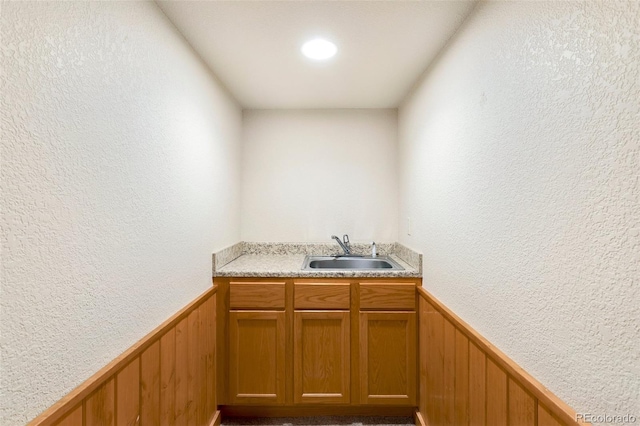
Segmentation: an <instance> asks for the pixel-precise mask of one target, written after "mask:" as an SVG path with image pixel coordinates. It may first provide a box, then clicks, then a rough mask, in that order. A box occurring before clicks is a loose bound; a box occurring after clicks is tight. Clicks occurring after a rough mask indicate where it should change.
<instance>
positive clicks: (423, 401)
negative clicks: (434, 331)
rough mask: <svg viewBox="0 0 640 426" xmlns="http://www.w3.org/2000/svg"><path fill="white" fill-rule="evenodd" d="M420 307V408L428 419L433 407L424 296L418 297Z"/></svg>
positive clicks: (427, 324) (427, 325)
mask: <svg viewBox="0 0 640 426" xmlns="http://www.w3.org/2000/svg"><path fill="white" fill-rule="evenodd" d="M418 308H419V317H418V319H419V327H418V345H419V346H418V348H419V349H418V350H419V353H418V364H419V374H420V383H419V386H420V387H419V389H420V400H419V401H418V409H419V410H420V412H421V413H422V415H423V416H425V417H426V418H427V419H429V418H430V415H431V409H430V408H431V407H430V406H428V402H429V397H428V392H429V390H430V389H429V388H428V386H427V356H428V355H427V350H428V348H429V333H428V327H429V323H428V321H427V320H428V317H427V313H428V310H427V301H426V300H424V298H422V297H419V298H418Z"/></svg>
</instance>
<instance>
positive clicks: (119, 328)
mask: <svg viewBox="0 0 640 426" xmlns="http://www.w3.org/2000/svg"><path fill="white" fill-rule="evenodd" d="M1 25H2V26H1V35H2V66H3V68H4V70H3V76H2V100H1V102H2V103H1V106H2V129H1V130H2V172H1V179H2V181H1V186H0V187H1V189H2V222H1V223H2V274H1V277H2V283H1V295H0V296H1V297H0V306H1V309H2V312H1V319H0V330H1V333H2V344H1V345H2V351H1V354H2V373H1V378H0V405H1V412H0V424H2V425H14V424H16V425H17V424H24V422H25V421H26V420H28V419H31V418H33V417H34V416H35V415H37V414H38V413H39V412H40V411H42V410H43V409H45V408H46V407H48V406H49V405H51V404H52V403H53V402H55V401H56V400H57V399H58V398H60V397H61V396H63V395H64V394H66V393H67V392H69V391H70V390H71V389H72V388H73V387H75V386H76V385H78V384H79V383H81V382H82V381H83V380H84V379H86V378H87V377H89V376H90V375H91V374H93V373H95V372H96V371H97V370H98V369H100V368H101V367H103V366H104V365H105V364H107V363H108V362H109V361H111V360H112V359H113V358H114V357H115V356H117V355H118V354H120V353H121V352H122V351H123V350H125V349H126V348H127V347H129V346H130V345H131V344H133V343H134V342H136V341H137V340H138V339H140V338H141V337H142V336H143V335H144V334H146V333H147V332H149V331H150V330H152V329H153V328H154V327H156V326H157V325H158V324H160V323H161V322H162V321H163V320H165V319H166V318H167V317H169V316H170V315H172V314H173V313H175V312H176V311H177V310H178V309H180V308H181V307H182V306H184V305H185V304H186V303H188V302H190V301H191V300H193V299H194V298H195V297H196V296H197V295H198V294H200V293H201V292H203V291H204V290H205V289H206V288H207V287H208V286H210V285H211V253H212V251H214V250H216V249H220V248H222V247H224V246H226V245H228V244H232V243H235V242H237V241H238V239H239V237H240V235H239V211H238V206H239V156H240V133H241V119H242V115H241V111H240V108H239V107H238V106H237V105H236V104H235V101H233V100H232V99H231V98H229V96H228V95H227V94H226V93H225V92H224V91H223V90H222V88H221V86H220V85H219V84H217V83H216V81H215V80H214V79H213V78H212V76H211V74H210V73H209V72H208V71H207V68H206V67H205V66H203V64H202V63H201V61H200V60H199V59H198V58H197V56H195V55H194V53H193V52H192V50H191V49H190V47H189V46H188V45H187V44H186V43H185V41H184V40H183V39H182V38H181V37H180V35H179V34H178V33H177V32H176V30H175V29H174V28H173V27H172V26H171V24H170V23H169V22H168V20H167V19H166V18H165V16H164V15H163V14H162V12H161V11H160V10H159V9H158V8H157V6H156V5H155V4H154V3H152V2H50V3H47V2H5V3H3V4H2V23H1Z"/></svg>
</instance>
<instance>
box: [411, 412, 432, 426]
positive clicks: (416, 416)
mask: <svg viewBox="0 0 640 426" xmlns="http://www.w3.org/2000/svg"><path fill="white" fill-rule="evenodd" d="M413 420H414V422H415V424H416V426H429V425H428V424H427V423H426V422H425V421H424V417H422V414H421V413H420V411H418V410H416V411H414V413H413Z"/></svg>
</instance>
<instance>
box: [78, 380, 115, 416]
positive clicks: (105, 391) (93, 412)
mask: <svg viewBox="0 0 640 426" xmlns="http://www.w3.org/2000/svg"><path fill="white" fill-rule="evenodd" d="M113 382H114V379H113V378H111V379H109V380H108V381H107V382H106V383H104V384H103V385H102V386H100V387H99V388H98V389H97V390H96V391H95V392H94V393H93V394H91V396H89V397H88V398H87V400H86V403H85V404H86V405H85V407H86V408H85V412H86V414H85V415H86V425H87V426H94V425H95V426H113V425H114V424H115V417H114V408H115V398H114V396H115V395H114V383H113Z"/></svg>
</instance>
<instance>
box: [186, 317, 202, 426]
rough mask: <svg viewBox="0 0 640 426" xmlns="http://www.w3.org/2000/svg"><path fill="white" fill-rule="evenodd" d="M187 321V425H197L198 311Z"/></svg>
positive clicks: (198, 381)
mask: <svg viewBox="0 0 640 426" xmlns="http://www.w3.org/2000/svg"><path fill="white" fill-rule="evenodd" d="M188 320H189V333H188V335H189V337H188V339H187V341H188V345H189V361H188V363H187V364H188V380H187V383H188V384H187V395H188V397H187V399H188V402H187V425H189V426H192V425H194V426H195V425H197V424H198V417H199V416H198V408H199V407H198V399H199V397H200V392H199V390H200V353H199V346H198V345H199V342H198V337H200V336H199V330H200V324H199V315H198V309H194V310H193V311H192V312H191V313H190V314H189V317H188Z"/></svg>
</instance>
